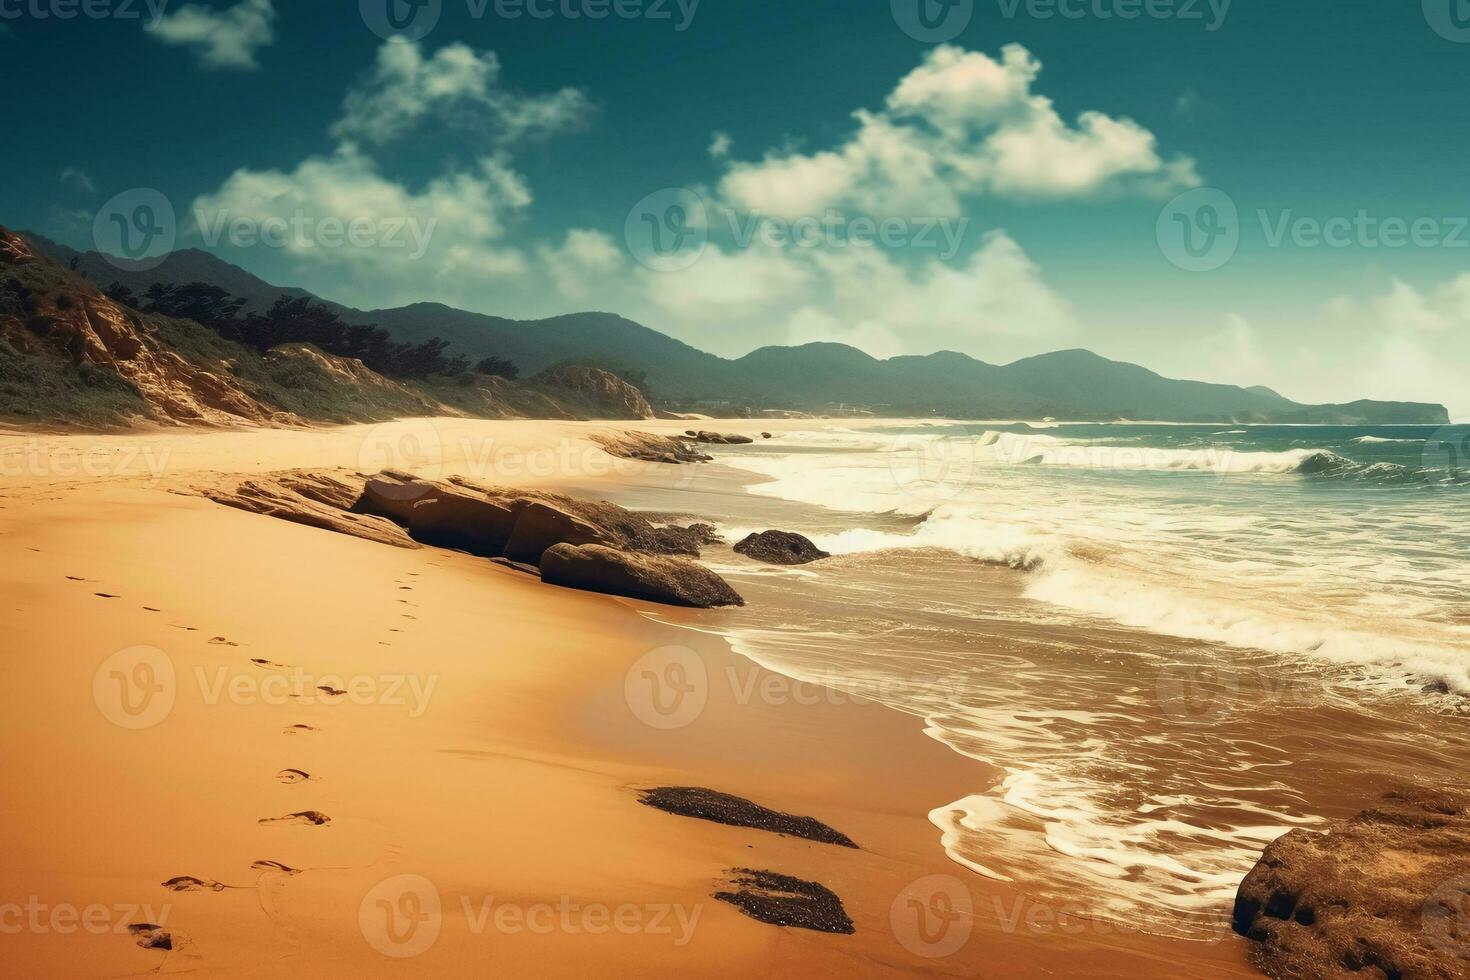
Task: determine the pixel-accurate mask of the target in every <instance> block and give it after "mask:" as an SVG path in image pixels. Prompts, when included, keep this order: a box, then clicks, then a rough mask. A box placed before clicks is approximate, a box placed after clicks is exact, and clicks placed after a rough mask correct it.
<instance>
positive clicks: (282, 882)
mask: <svg viewBox="0 0 1470 980" xmlns="http://www.w3.org/2000/svg"><path fill="white" fill-rule="evenodd" d="M794 425H801V426H804V427H810V426H811V425H812V423H810V422H802V423H776V422H763V423H760V424H759V425H758V426H757V425H756V424H750V425H744V426H740V425H735V424H728V425H724V426H723V427H724V428H727V429H738V430H745V429H751V430H754V429H757V428H764V429H769V430H773V431H778V430H779V429H781V428H782V427H783V426H794ZM684 427H685V426H684V425H682V424H680V423H657V424H650V425H647V426H639V428H643V429H662V430H665V431H679V430H682V428H684ZM607 428H608V427H607V426H605V425H602V426H589V425H578V424H572V423H539V422H536V423H531V422H498V423H497V422H451V421H439V422H435V423H432V424H428V423H422V422H418V423H415V422H408V423H403V424H401V425H389V426H371V427H355V428H346V429H333V430H309V431H304V432H283V431H269V432H224V433H199V432H182V433H173V434H137V435H130V436H118V437H102V436H66V437H57V436H47V437H44V439H43V440H42V441H40V442H37V441H36V439H37V438H39V437H31V436H27V435H24V434H15V435H5V436H0V457H3V458H5V459H7V460H8V461H9V462H8V463H7V465H6V468H5V471H4V477H3V485H0V555H3V559H4V560H3V562H0V583H3V584H0V627H3V628H4V635H5V636H6V637H7V639H8V641H9V642H8V643H7V653H6V663H5V667H6V673H7V675H8V676H7V683H6V684H4V685H3V686H0V725H3V726H4V733H3V738H0V744H3V745H4V746H5V747H6V751H5V763H6V764H5V766H4V771H3V774H0V786H3V795H4V799H5V801H6V806H5V809H4V817H3V818H0V819H3V826H0V832H3V834H4V836H5V838H6V840H7V843H8V846H7V856H8V860H7V861H5V862H4V866H3V867H0V950H3V952H4V957H3V959H4V961H5V963H6V965H7V972H10V973H12V974H13V975H18V976H97V977H104V976H105V977H116V976H130V975H135V974H143V973H148V972H154V971H157V972H163V973H183V972H195V973H203V974H206V975H221V976H256V975H263V974H266V973H269V974H270V975H276V976H308V975H309V976H339V975H348V974H351V975H357V976H387V975H393V976H404V975H411V974H414V973H421V974H423V975H433V976H470V975H481V974H483V973H484V972H485V971H486V970H487V969H494V970H503V971H509V972H513V973H517V974H522V975H535V976H570V975H586V974H587V972H588V971H589V970H596V971H598V972H599V973H602V974H607V975H647V974H650V973H657V974H663V973H673V972H675V971H677V972H680V973H698V974H702V975H721V976H723V975H731V976H733V975H748V974H750V973H751V972H753V971H761V972H767V973H773V974H776V975H783V976H784V975H793V976H794V975H814V974H815V975H828V974H836V973H839V972H840V973H843V974H859V975H887V974H899V973H905V974H907V973H940V974H955V975H967V976H977V975H978V976H994V977H1028V976H1037V977H1042V976H1082V977H1117V976H1134V977H1160V978H1162V977H1171V978H1172V977H1178V976H1195V977H1234V976H1240V977H1245V976H1254V975H1256V974H1255V972H1254V971H1253V970H1252V969H1251V968H1250V967H1249V965H1248V964H1247V961H1246V946H1245V943H1244V942H1243V941H1241V940H1237V939H1235V938H1234V937H1229V938H1227V939H1225V940H1224V941H1222V942H1218V943H1199V942H1183V941H1179V940H1170V939H1161V938H1156V937H1150V936H1145V935H1139V934H1135V933H1130V932H1128V931H1126V930H1125V929H1123V928H1120V927H1118V926H1115V925H1112V924H1109V923H1105V922H1094V921H1090V920H1082V919H1075V918H1069V917H1067V916H1065V915H1059V914H1058V913H1059V909H1057V908H1056V907H1051V906H1046V905H1040V904H1035V903H1031V902H1029V901H1028V900H1026V899H1025V898H1024V897H1023V896H1024V891H1025V885H1024V882H1022V883H1018V885H1017V887H1015V888H1010V887H1004V886H1001V885H998V884H997V883H995V882H992V881H989V880H987V879H984V878H981V877H979V876H976V875H973V874H971V873H970V872H968V871H966V870H965V869H963V868H960V867H959V866H957V865H955V864H953V863H952V862H950V861H949V860H948V859H947V858H946V857H945V854H944V851H943V849H942V848H941V846H940V840H939V834H938V832H937V830H936V828H935V827H934V826H933V825H932V824H931V823H930V822H929V820H928V818H927V814H928V812H929V810H931V809H932V808H934V807H938V806H942V805H944V804H946V803H949V802H951V801H953V800H955V799H958V798H960V797H962V796H964V795H965V794H966V793H968V792H971V791H972V790H973V788H974V776H975V768H976V763H975V762H974V761H973V760H969V759H965V758H962V757H961V756H959V755H958V754H956V753H954V752H952V751H950V750H948V749H946V748H945V747H943V746H942V745H940V744H939V743H938V742H936V741H935V740H933V739H931V738H929V737H927V736H926V735H925V734H924V733H923V731H922V726H921V723H920V722H919V721H918V720H916V719H915V718H913V717H911V716H908V715H904V714H900V713H898V712H895V711H892V710H890V709H887V708H884V707H881V706H878V705H875V704H871V703H865V702H861V701H859V700H857V699H854V698H851V697H846V696H841V695H837V694H834V693H832V692H827V691H825V690H824V689H820V688H815V687H811V686H809V685H802V684H796V683H794V682H791V681H788V680H787V679H786V678H783V677H781V676H780V675H777V674H773V673H770V672H768V671H765V670H763V669H761V668H759V667H757V666H755V665H754V664H752V663H750V662H749V661H747V660H746V659H745V658H743V657H740V656H738V655H736V654H734V653H732V652H731V651H730V650H729V649H728V648H727V647H726V646H725V644H724V643H723V642H722V641H720V640H719V639H718V638H717V637H715V636H713V635H711V634H709V633H702V632H697V631H696V630H691V629H686V628H680V624H683V625H685V626H693V627H712V626H714V625H716V624H717V623H718V618H719V616H720V615H721V614H720V613H718V612H691V613H681V614H677V615H673V616H671V615H669V614H668V612H667V610H661V611H660V618H661V619H663V620H664V622H662V623H660V622H654V621H653V620H652V619H650V618H649V617H648V616H647V615H645V613H647V612H648V611H649V608H648V607H646V606H640V604H637V603H631V602H623V601H619V600H615V599H611V598H607V597H602V596H594V595H586V594H582V593H576V592H570V591H566V590H561V589H556V588H552V587H548V586H543V585H541V584H540V583H539V582H537V581H536V580H535V579H533V578H531V577H528V576H525V575H523V574H520V573H517V572H514V571H512V570H508V569H504V568H500V567H498V566H495V565H493V564H491V563H489V562H485V561H482V560H478V559H474V558H471V557H469V556H466V555H461V554H456V553H452V552H446V551H440V550H436V549H422V550H413V551H409V550H402V549H395V548H390V547H386V546H383V545H378V544H373V543H370V542H365V541H360V540H356V539H351V538H347V537H343V536H341V535H336V534H332V533H329V532H325V531H319V530H314V529H310V528H305V527H299V526H295V525H291V524H287V523H284V522H281V521H275V520H272V519H270V518H266V517H260V516H255V515H250V514H245V513H241V512H238V511H233V510H230V509H227V508H224V507H221V506H218V505H215V504H213V503H210V502H209V501H206V500H203V499H201V498H199V497H196V496H192V495H189V494H187V493H185V492H183V491H186V490H189V489H191V488H194V487H198V486H199V485H201V484H204V483H213V482H219V481H227V480H229V479H230V475H231V474H239V473H247V472H265V471H270V470H276V469H285V468H291V467H311V468H324V467H340V468H344V469H347V470H364V471H371V470H374V469H377V468H382V467H383V466H386V465H394V464H397V465H406V466H408V468H411V469H415V470H416V471H419V472H422V473H423V474H424V475H427V476H435V477H437V476H445V475H449V474H450V473H454V472H463V473H467V474H469V475H472V476H475V477H476V478H479V479H485V480H493V481H495V482H500V483H507V484H527V485H528V484H537V485H543V486H562V485H577V486H578V487H579V488H580V487H584V486H585V485H587V484H588V483H589V482H591V483H593V484H595V483H596V481H598V480H635V479H640V480H660V481H661V480H678V479H681V478H682V477H680V476H679V475H677V474H674V473H673V472H672V470H673V468H667V471H666V470H664V469H659V468H650V467H648V466H645V465H643V464H639V465H637V466H632V467H629V466H615V465H613V464H612V462H611V461H610V460H609V459H608V458H607V457H605V456H604V455H602V454H601V452H600V450H597V449H595V448H594V447H592V446H591V445H590V443H588V442H586V439H585V437H586V435H587V434H589V433H590V432H593V431H599V430H605V429H607ZM143 450H148V451H149V452H148V453H145V452H144V451H143ZM538 450H539V451H541V452H540V454H539V456H537V451H538ZM150 453H151V455H150ZM534 459H539V462H537V461H533V460H534ZM16 461H22V462H16ZM159 462H161V463H162V465H161V466H158V467H156V468H153V469H150V467H151V466H152V465H153V464H154V463H159ZM140 648H141V650H140ZM258 661H259V662H258ZM170 671H171V672H172V680H170V679H169V676H168V675H169V672H170ZM701 675H702V678H703V679H702V680H701ZM321 687H326V688H330V689H331V690H332V691H343V692H345V693H342V694H331V693H327V692H323V691H321V690H319V688H321ZM292 695H296V696H292ZM298 726H306V727H298ZM288 770H296V773H295V774H293V773H290V772H288ZM300 773H305V774H307V776H308V777H309V778H304V779H303V778H301V777H300V775H299V774H300ZM670 785H678V786H702V787H709V788H711V789H714V790H718V791H721V792H726V793H733V794H736V795H739V796H742V797H746V798H748V799H751V800H754V801H756V802H758V803H760V804H762V805H765V806H768V807H772V808H774V809H778V810H782V811H785V812H788V813H793V814H799V815H802V816H810V817H813V818H816V819H817V820H820V821H822V822H823V823H825V824H828V825H830V826H831V827H833V828H835V829H837V830H838V831H841V832H842V833H844V834H846V835H848V836H850V837H851V838H853V839H854V840H855V841H856V842H857V843H858V844H859V849H857V850H852V849H848V848H844V847H837V846H834V845H830V844H821V843H816V842H812V841H808V840H802V839H799V838H789V837H780V836H777V835H774V834H771V833H766V832H763V831H760V830H754V829H747V828H737V827H729V826H722V825H719V824H714V823H706V822H702V821H697V820H692V819H689V818H685V817H679V816H675V815H671V814H668V813H664V812H660V811H658V810H656V809H653V808H651V807H647V806H642V805H640V804H639V802H638V796H639V794H638V791H639V790H640V789H645V788H650V787H655V786H670ZM300 813H319V814H321V815H324V816H326V817H327V818H329V822H326V823H320V824H316V823H312V822H310V821H307V820H300V819H297V820H284V821H282V820H277V819H275V818H280V817H288V816H290V815H292V814H300ZM262 820H265V821H268V822H261V821H262ZM261 862H276V863H278V864H280V865H284V866H285V867H286V868H287V869H289V870H281V869H279V868H274V867H268V866H266V867H254V866H253V865H257V864H259V863H261ZM738 867H750V868H756V869H763V870H771V871H777V872H781V873H784V874H789V875H794V876H796V877H799V878H802V879H805V880H809V881H816V882H820V883H821V884H823V885H825V886H826V887H828V888H830V889H831V890H832V891H834V892H835V893H836V894H837V895H838V896H840V897H841V899H842V900H843V902H844V905H845V909H846V912H847V914H848V915H849V916H850V917H851V918H852V920H853V924H854V927H855V932H854V933H853V934H852V935H829V934H823V933H817V932H812V931H808V930H801V929H788V928H782V927H777V926H772V925H767V924H764V923H761V922H757V921H755V920H754V919H751V918H748V917H746V916H745V915H743V914H742V913H741V912H740V911H738V910H737V909H736V908H734V907H732V906H730V905H727V904H724V903H721V902H716V901H714V900H713V899H712V898H711V895H712V893H713V892H714V891H716V890H719V889H720V888H721V887H722V885H721V882H722V880H723V878H724V875H725V872H726V870H727V869H732V868H738ZM293 872H295V873H293ZM179 876H193V877H195V878H198V879H201V880H203V881H205V882H218V883H220V884H222V885H224V886H228V887H224V888H222V889H221V890H214V889H213V888H206V889H204V890H196V891H182V892H175V891H170V890H169V889H167V888H165V887H163V885H162V883H163V882H165V881H167V880H170V879H173V878H176V877H179ZM145 920H146V921H148V922H151V923H154V924H157V925H161V926H163V928H164V929H165V930H166V931H167V932H168V933H169V934H170V935H171V939H172V945H173V949H172V950H167V951H166V950H161V949H144V948H140V947H139V946H138V945H137V940H136V938H135V937H134V936H131V935H128V934H127V932H126V926H127V925H128V924H129V923H138V922H142V921H145ZM17 926H18V928H17Z"/></svg>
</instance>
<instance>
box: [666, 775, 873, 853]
mask: <svg viewBox="0 0 1470 980" xmlns="http://www.w3.org/2000/svg"><path fill="white" fill-rule="evenodd" d="M639 802H640V803H642V804H644V805H645V806H651V807H653V808H654V809H656V810H662V811H664V812H665V813H673V814H677V815H678V816H681V817H693V818H694V819H696V820H708V821H711V822H712V823H720V824H725V825H726V826H729V827H750V828H752V829H754V830H765V831H769V832H770V833H773V834H782V835H784V836H788V837H800V838H801V839H802V840H809V841H816V842H817V843H818V844H836V845H837V846H839V847H853V848H855V847H857V844H856V843H854V842H853V839H852V838H851V837H849V836H847V835H846V834H844V833H842V832H841V831H839V830H834V829H832V828H831V827H829V826H827V825H826V824H824V823H822V821H820V820H817V819H816V818H815V817H799V816H796V815H795V814H791V813H782V812H781V811H779V810H772V809H769V808H768V807H763V806H761V805H760V804H759V803H752V802H751V801H750V800H747V799H744V798H742V797H739V796H732V795H731V794H729V793H720V792H717V791H715V790H712V789H703V788H701V787H697V786H660V787H658V788H657V789H646V790H643V791H641V797H640V799H639Z"/></svg>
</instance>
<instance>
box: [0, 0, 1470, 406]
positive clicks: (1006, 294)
mask: <svg viewBox="0 0 1470 980" xmlns="http://www.w3.org/2000/svg"><path fill="white" fill-rule="evenodd" d="M1464 8H1465V4H1464V3H1463V0H1421V2H1412V0H1410V2H1398V3H1383V2H1381V0H1351V2H1348V0H1341V2H1335V3H1327V2H1319V0H1300V2H1296V3H1289V4H1288V3H1280V2H1272V3H1267V2H1264V0H799V2H790V0H781V2H776V0H330V2H328V0H322V2H315V3H309V4H307V3H292V4H287V3H285V2H284V0H194V2H190V3H179V2H170V0H0V65H3V66H4V75H5V77H6V78H7V80H8V82H9V84H8V85H7V97H6V98H5V99H3V100H0V132H3V133H4V134H5V137H4V139H0V175H3V181H0V223H3V224H5V225H7V226H10V227H15V228H22V229H29V230H33V231H37V232H40V233H42V234H44V235H47V236H49V237H51V238H54V239H56V240H58V241H62V242H64V243H66V244H69V245H72V246H74V247H78V248H88V249H90V248H100V249H102V250H103V251H109V252H114V253H125V254H129V255H143V256H145V257H147V256H155V257H156V256H158V255H161V254H163V253H164V252H165V251H166V250H167V249H169V248H206V249H208V250H210V251H212V252H215V253H216V254H218V255H220V256H221V257H223V258H225V259H227V260H228V261H231V262H234V263H236V264H238V265H241V266H243V267H244V268H246V269H248V270H250V271H251V272H253V273H255V274H257V275H259V276H262V277H263V278H265V279H267V280H269V281H271V282H274V283H277V284H280V285H295V286H302V287H305V288H307V289H310V290H312V291H313V292H316V293H318V294H320V295H322V296H324V297H327V298H330V299H332V300H336V301H338V302H342V303H346V304H348V305H351V306H355V307H359V308H363V309H374V308H383V307H389V306H399V305H403V304H407V303H412V302H419V301H435V302H443V303H447V304H450V305H453V306H459V307H463V308H466V309H471V310H475V311H479V312H484V313H491V314H496V315H500V316H509V317H516V318H535V317H542V316H549V315H554V314H558V313H566V312H574V311H579V310H605V311H612V312H616V313H621V314H623V315H625V316H628V317H630V318H632V319H635V320H637V321H639V322H641V323H645V324H647V325H648V326H650V327H653V328H654V329H657V330H660V331H662V332H664V333H667V334H670V335H672V336H674V337H678V338H679V339H681V340H684V341H686V342H688V343H690V344H693V345H695V346H697V347H700V348H702V349H705V350H710V351H712V352H714V353H717V354H721V355H725V356H738V355H740V354H744V353H746V352H747V351H750V350H752V349H755V348H757V347H761V346H765V345H770V344H796V343H807V342H812V341H837V342H843V343H850V344H853V345H854V346H857V347H861V348H863V349H864V350H867V351H868V352H869V353H872V354H874V355H875V356H880V357H888V356H893V355H896V354H908V353H928V352H932V351H935V350H957V351H962V352H964V353H967V354H970V355H973V356H975V357H978V358H980V359H982V360H986V361H990V362H992V363H1006V362H1009V361H1011V360H1014V359H1017V358H1020V357H1025V356H1029V355H1033V354H1037V353H1042V352H1045V351H1049V350H1056V349H1063V348H1071V347H1086V348H1088V349H1090V350H1093V351H1096V352H1097V353H1099V354H1102V355H1104V356H1107V357H1112V358H1116V359H1119V360H1128V361H1133V362H1136V363H1140V364H1143V365H1145V366H1147V367H1150V368H1152V369H1154V370H1156V371H1159V372H1161V373H1163V374H1166V375H1170V376H1174V377H1188V378H1197V379H1201V380H1207V381H1221V382H1228V383H1232V384H1243V385H1253V384H1264V385H1268V386H1270V387H1272V388H1275V389H1276V390H1278V391H1280V392H1282V393H1283V394H1285V395H1287V396H1289V397H1292V398H1296V399H1299V400H1304V401H1313V402H1320V401H1345V400H1350V399H1354V398H1359V397H1369V398H1380V399H1411V400H1428V401H1438V402H1442V403H1444V404H1446V405H1448V406H1449V408H1450V411H1451V414H1452V416H1455V417H1461V418H1463V417H1466V416H1470V385H1467V384H1466V383H1465V381H1466V378H1467V377H1470V198H1467V193H1466V190H1467V186H1470V181H1467V176H1470V175H1467V167H1470V100H1467V99H1465V98H1464V97H1463V95H1464V80H1465V78H1466V77H1470V20H1467V17H1466V14H1467V11H1466V10H1465V9H1464ZM1461 25H1464V26H1461ZM20 80H30V84H20Z"/></svg>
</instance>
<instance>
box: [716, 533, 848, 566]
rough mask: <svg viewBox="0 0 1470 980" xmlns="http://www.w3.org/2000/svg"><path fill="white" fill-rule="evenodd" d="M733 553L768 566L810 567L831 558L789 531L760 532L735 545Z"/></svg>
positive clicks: (806, 539)
mask: <svg viewBox="0 0 1470 980" xmlns="http://www.w3.org/2000/svg"><path fill="white" fill-rule="evenodd" d="M735 551H736V553H738V554H742V555H744V556H745V557H747V558H753V559H755V560H756V561H763V562H765V563H766V564H768V565H810V564H811V563H812V562H814V561H821V560H822V559H823V558H831V557H832V556H831V555H830V554H828V553H827V552H825V551H823V550H822V549H820V548H818V547H817V546H816V545H814V544H812V542H811V540H810V539H808V538H804V537H802V536H801V535H800V534H795V533H793V532H791V531H762V532H761V533H759V534H752V535H749V536H748V537H746V538H745V539H744V540H742V541H741V542H739V543H738V544H736V545H735Z"/></svg>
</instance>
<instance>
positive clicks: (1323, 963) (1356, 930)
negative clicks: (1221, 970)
mask: <svg viewBox="0 0 1470 980" xmlns="http://www.w3.org/2000/svg"><path fill="white" fill-rule="evenodd" d="M1234 925H1235V930H1236V931H1237V932H1239V933H1240V934H1241V935H1243V936H1246V937H1248V938H1249V939H1252V940H1254V941H1255V942H1256V943H1258V944H1259V945H1258V946H1257V947H1256V949H1255V951H1254V956H1255V958H1256V960H1257V965H1259V966H1260V967H1261V969H1263V970H1264V971H1265V972H1267V973H1268V974H1270V975H1271V976H1273V977H1278V978H1283V980H1339V978H1342V977H1346V976H1350V975H1351V976H1363V977H1380V978H1382V977H1394V978H1402V980H1451V978H1464V977H1466V976H1470V794H1464V793H1459V792H1453V793H1452V792H1445V791H1438V790H1431V789H1426V788H1422V787H1412V788H1408V789H1403V790H1399V791H1396V792H1393V793H1390V794H1388V795H1387V796H1385V797H1384V799H1383V801H1382V802H1381V803H1379V805H1378V806H1376V807H1374V808H1373V809H1371V810H1367V811H1364V812H1363V813H1360V814H1358V815H1357V816H1356V817H1353V818H1352V819H1350V820H1345V821H1341V822H1339V823H1337V824H1336V825H1334V826H1332V827H1331V828H1330V829H1329V830H1328V831H1327V832H1326V833H1317V832H1313V831H1308V830H1293V831H1291V832H1290V833H1288V834H1286V835H1285V836H1283V837H1281V838H1279V839H1277V840H1276V841H1275V842H1274V843H1272V844H1271V845H1270V846H1268V847H1267V848H1266V850H1265V853H1264V854H1263V855H1262V856H1261V860H1260V862H1259V863H1257V865H1256V866H1255V868H1254V869H1253V870H1252V871H1251V872H1250V874H1248V875H1247V876H1246V877H1245V880H1244V881H1243V882H1241V884H1240V889H1239V892H1238V893H1237V895H1236V900H1235V916H1234Z"/></svg>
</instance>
